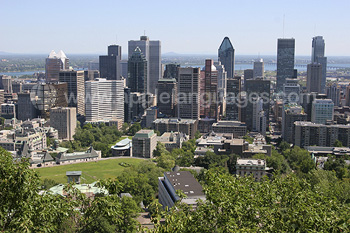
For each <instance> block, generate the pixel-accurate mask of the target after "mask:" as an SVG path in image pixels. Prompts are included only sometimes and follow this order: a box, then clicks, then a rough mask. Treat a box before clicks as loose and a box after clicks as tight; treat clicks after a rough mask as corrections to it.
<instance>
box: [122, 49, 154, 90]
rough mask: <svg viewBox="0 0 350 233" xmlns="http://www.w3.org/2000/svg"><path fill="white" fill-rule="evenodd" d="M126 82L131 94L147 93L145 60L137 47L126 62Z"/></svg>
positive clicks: (147, 81) (147, 82)
mask: <svg viewBox="0 0 350 233" xmlns="http://www.w3.org/2000/svg"><path fill="white" fill-rule="evenodd" d="M127 81H128V87H129V88H130V91H131V92H140V93H147V91H148V88H149V80H148V79H147V60H146V58H145V56H144V55H143V53H142V52H141V49H140V48H139V47H136V49H135V51H134V52H133V53H132V55H131V57H130V58H129V60H128V80H127Z"/></svg>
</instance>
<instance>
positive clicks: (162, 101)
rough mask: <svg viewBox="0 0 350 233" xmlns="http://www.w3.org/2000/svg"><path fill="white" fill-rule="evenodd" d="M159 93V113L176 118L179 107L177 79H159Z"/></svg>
mask: <svg viewBox="0 0 350 233" xmlns="http://www.w3.org/2000/svg"><path fill="white" fill-rule="evenodd" d="M157 92H158V93H157V107H158V110H159V112H160V113H162V114H164V115H166V116H168V117H175V116H176V107H177V82H176V79H175V78H164V79H163V78H162V79H159V80H158V84H157Z"/></svg>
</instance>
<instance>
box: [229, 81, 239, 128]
mask: <svg viewBox="0 0 350 233" xmlns="http://www.w3.org/2000/svg"><path fill="white" fill-rule="evenodd" d="M241 91H242V88H241V77H240V76H235V77H234V78H230V79H227V98H226V119H227V120H228V121H240V120H241V108H240V106H239V104H240V96H241Z"/></svg>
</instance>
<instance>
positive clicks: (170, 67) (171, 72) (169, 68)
mask: <svg viewBox="0 0 350 233" xmlns="http://www.w3.org/2000/svg"><path fill="white" fill-rule="evenodd" d="M179 67H180V65H179V64H166V65H165V71H164V78H174V79H177V74H178V69H179Z"/></svg>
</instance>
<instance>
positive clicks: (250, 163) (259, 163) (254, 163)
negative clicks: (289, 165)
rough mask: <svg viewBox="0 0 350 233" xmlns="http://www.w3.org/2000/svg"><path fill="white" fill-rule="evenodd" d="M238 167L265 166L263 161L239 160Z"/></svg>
mask: <svg viewBox="0 0 350 233" xmlns="http://www.w3.org/2000/svg"><path fill="white" fill-rule="evenodd" d="M237 165H248V166H265V160H263V159H237Z"/></svg>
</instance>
